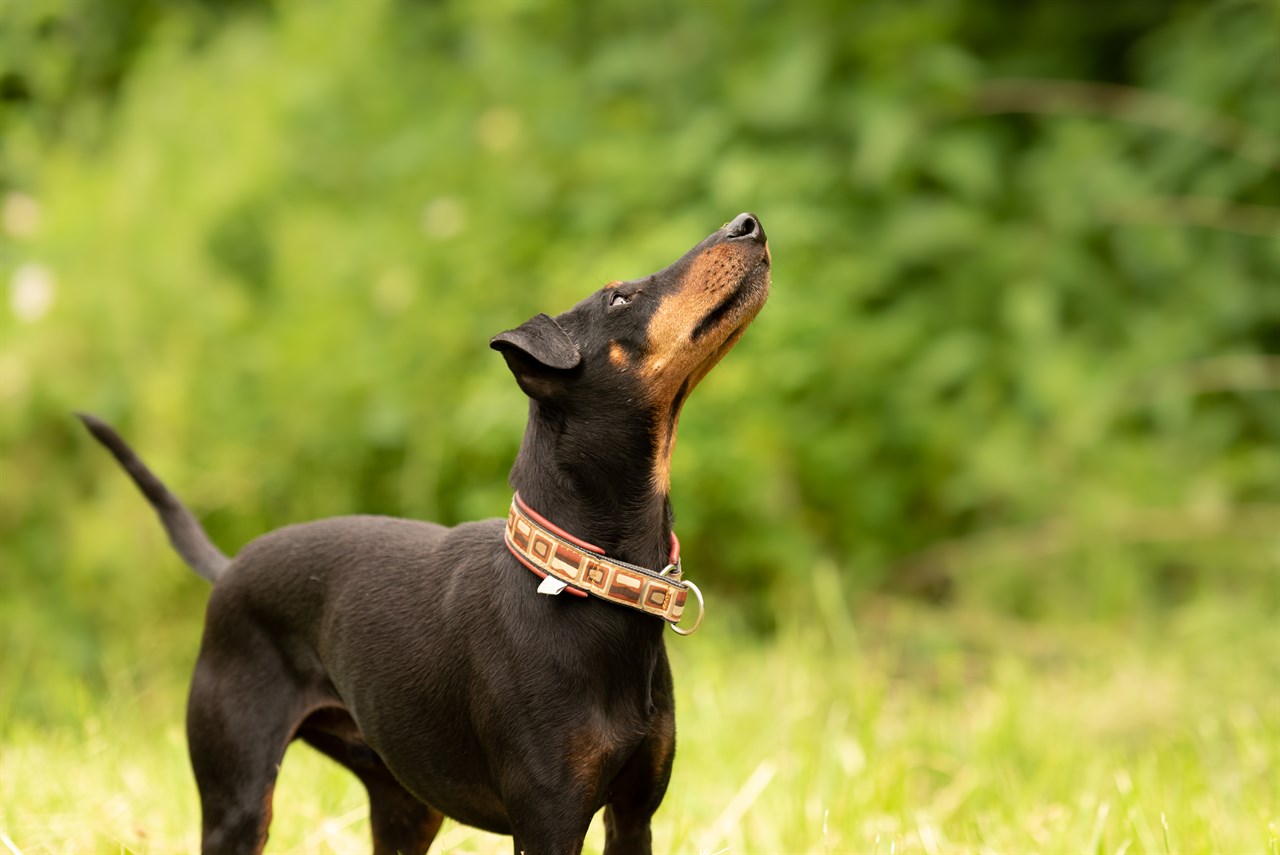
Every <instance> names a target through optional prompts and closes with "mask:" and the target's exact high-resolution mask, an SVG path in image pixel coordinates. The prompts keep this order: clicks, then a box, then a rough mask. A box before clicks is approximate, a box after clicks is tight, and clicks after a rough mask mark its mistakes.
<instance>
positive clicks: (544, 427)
mask: <svg viewBox="0 0 1280 855" xmlns="http://www.w3.org/2000/svg"><path fill="white" fill-rule="evenodd" d="M655 446H656V443H655V441H654V438H653V434H652V432H651V431H650V430H649V429H648V427H647V426H646V425H645V420H644V419H628V418H619V417H618V416H617V415H616V414H613V415H610V414H608V413H600V414H583V413H575V414H574V415H573V417H572V418H566V414H565V412H564V411H563V410H562V409H560V408H558V407H555V406H549V405H547V404H544V403H539V402H538V401H530V404H529V422H528V425H527V426H526V427H525V433H524V440H523V441H522V442H521V444H520V452H519V454H518V455H517V456H516V462H515V465H514V466H512V467H511V478H510V481H511V486H512V487H514V488H515V489H516V490H517V491H518V492H519V493H520V496H521V498H522V499H524V501H525V502H526V503H527V504H528V505H529V507H531V508H533V509H534V510H536V511H537V512H538V513H540V514H542V515H543V516H544V517H546V518H547V519H548V520H550V521H551V522H552V523H554V524H555V525H557V526H559V527H560V528H562V529H564V530H565V531H567V532H569V533H570V534H572V535H574V536H575V537H578V538H580V539H582V540H585V541H587V542H588V543H592V544H595V545H596V546H599V547H600V548H601V549H603V550H604V551H605V554H606V555H608V556H609V557H611V558H616V559H618V560H620V561H626V562H629V563H631V564H637V565H639V566H641V567H649V568H652V569H654V570H660V569H662V567H663V566H665V565H666V563H667V559H668V557H669V554H670V549H671V527H672V512H671V503H670V501H669V499H668V496H667V494H666V493H665V492H659V491H658V490H657V489H655V487H654V484H653V479H652V472H653V459H654V455H655V454H656V453H657V449H656V447H655Z"/></svg>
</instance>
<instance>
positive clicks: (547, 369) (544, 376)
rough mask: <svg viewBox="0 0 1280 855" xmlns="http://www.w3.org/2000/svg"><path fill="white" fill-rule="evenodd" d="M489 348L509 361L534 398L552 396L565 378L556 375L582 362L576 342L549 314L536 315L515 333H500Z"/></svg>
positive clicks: (528, 393) (511, 367) (490, 341)
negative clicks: (560, 381)
mask: <svg viewBox="0 0 1280 855" xmlns="http://www.w3.org/2000/svg"><path fill="white" fill-rule="evenodd" d="M489 346H490V347H492V348H493V349H494V350H496V351H498V352H499V353H501V354H502V355H503V356H504V357H505V358H506V360H507V367H509V368H510V369H511V373H512V374H514V375H515V376H516V382H517V383H519V384H520V388H521V389H524V391H525V394H527V395H529V397H531V398H544V397H546V396H548V395H549V394H551V393H552V392H553V391H554V390H555V388H556V387H557V386H558V385H559V383H558V381H559V380H560V379H562V378H558V377H557V376H556V375H557V373H558V372H561V371H568V370H569V369H570V368H575V367H577V365H578V363H579V362H581V361H582V354H580V353H579V352H578V346H577V345H576V344H574V343H573V339H571V338H569V334H568V333H566V332H565V331H564V328H563V327H561V326H560V325H559V324H558V323H556V322H555V319H554V318H551V317H549V316H547V315H534V316H533V317H532V318H530V319H529V320H527V321H525V322H524V323H523V324H521V325H520V326H518V327H516V328H515V329H513V330H507V331H506V332H504V333H498V334H497V335H495V336H494V337H493V338H491V339H490V340H489Z"/></svg>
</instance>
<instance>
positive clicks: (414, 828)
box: [81, 214, 770, 855]
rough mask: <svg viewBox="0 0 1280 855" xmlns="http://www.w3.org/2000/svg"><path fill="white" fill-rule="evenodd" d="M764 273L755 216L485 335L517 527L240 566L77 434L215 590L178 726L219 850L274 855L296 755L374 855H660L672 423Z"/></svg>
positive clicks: (344, 534) (667, 708) (381, 526)
mask: <svg viewBox="0 0 1280 855" xmlns="http://www.w3.org/2000/svg"><path fill="white" fill-rule="evenodd" d="M769 268H770V258H769V250H768V247H767V244H766V241H765V234H764V230H763V228H762V227H761V225H760V221H759V220H758V219H757V218H756V217H755V216H753V215H751V214H741V215H739V216H738V217H736V218H735V219H734V220H733V221H732V222H730V223H728V224H727V225H725V226H724V227H722V228H721V229H720V230H718V231H716V232H715V233H714V234H712V235H711V236H709V237H708V238H707V239H706V240H704V241H702V242H701V243H699V244H698V245H697V246H695V247H694V248H693V249H692V250H690V251H689V252H688V253H686V254H685V255H684V256H683V257H682V258H681V259H680V260H679V261H677V262H675V263H674V264H672V265H671V266H670V267H668V268H666V269H665V270H662V271H660V272H658V273H655V274H653V275H652V276H647V277H645V278H643V279H637V280H634V281H631V282H615V283H613V284H611V285H609V286H608V287H606V288H604V289H602V290H600V291H598V292H596V293H594V294H592V295H591V296H589V297H587V298H586V299H585V300H583V301H582V302H580V303H579V304H578V305H576V306H574V307H573V308H572V309H570V310H569V311H567V312H565V313H564V314H561V315H558V316H557V317H555V318H552V317H548V316H547V315H538V316H536V317H534V318H532V319H531V320H529V321H527V322H526V323H524V324H522V325H521V326H519V327H517V328H516V329H514V330H511V331H509V332H505V333H502V334H501V335H498V336H495V337H494V339H493V340H492V341H491V342H490V345H491V346H492V347H493V348H495V349H496V350H498V351H500V352H501V353H502V355H503V356H504V357H505V358H506V360H507V364H508V365H509V366H510V368H511V371H512V373H513V374H515V377H516V380H517V382H518V383H519V384H520V388H521V389H523V390H524V391H525V393H526V394H527V395H528V396H529V399H530V404H529V421H528V426H527V428H526V430H525V434H524V441H523V443H522V445H521V447H520V452H519V455H518V457H517V458H516V462H515V465H514V467H513V468H512V470H511V484H512V486H513V487H514V488H515V489H516V497H515V499H514V500H513V502H512V507H511V512H510V515H509V517H508V519H507V520H506V522H505V523H504V521H503V520H499V519H491V520H485V521H483V522H475V523H466V524H463V525H459V526H457V527H456V528H445V527H443V526H439V525H434V524H431V523H424V522H414V521H409V520H402V519H391V518H385V517H367V516H366V517H340V518H336V519H329V520H321V521H319V522H312V523H306V524H303V525H296V526H289V527H287V528H283V529H280V530H278V531H274V532H271V533H270V534H267V535H264V536H262V537H260V538H258V539H257V540H255V541H253V542H252V543H250V544H249V545H248V546H246V547H245V548H244V550H243V551H242V552H240V554H239V555H237V556H236V557H235V558H234V559H228V558H227V557H226V556H225V555H223V554H222V553H221V552H220V551H219V550H218V549H217V547H215V546H214V545H213V544H212V543H211V542H210V541H209V539H208V537H207V536H206V535H205V532H204V530H203V529H202V528H201V527H200V524H199V523H198V522H196V520H195V518H194V517H193V516H192V515H191V513H190V512H189V511H188V510H187V509H186V508H185V507H184V506H183V505H182V503H181V502H180V501H179V500H178V499H177V498H176V497H175V496H174V495H173V494H172V493H170V492H169V490H168V489H166V488H165V486H164V485H163V484H161V483H160V481H159V480H157V479H156V477H155V476H154V475H152V474H151V472H150V471H148V470H147V468H146V467H145V466H144V465H143V464H142V462H141V461H140V460H139V459H138V458H137V456H136V455H135V454H134V453H133V452H132V450H131V449H130V448H129V447H128V446H127V445H125V443H124V442H123V441H122V440H121V439H120V437H119V436H117V435H116V433H115V432H114V431H113V430H112V429H111V428H109V427H108V426H106V425H105V424H103V423H102V422H101V421H99V420H97V419H94V418H93V417H91V416H81V418H82V419H83V420H84V421H85V423H86V424H87V425H88V427H89V429H90V430H91V431H92V432H93V434H94V436H95V437H97V439H98V440H99V441H101V442H102V443H103V444H104V445H106V446H107V448H109V449H110V450H111V452H112V453H113V454H114V455H115V456H116V458H117V459H118V460H119V461H120V462H121V463H122V464H123V466H124V467H125V469H126V470H127V471H128V472H129V474H130V475H131V476H132V477H133V479H134V480H135V481H136V482H137V484H138V486H139V487H140V488H141V489H142V491H143V493H144V494H145V495H146V497H147V498H148V499H149V500H150V501H151V503H152V504H153V505H154V506H155V508H156V510H157V512H158V513H159V515H160V519H161V521H162V522H163V523H164V526H165V528H166V530H167V531H168V534H169V537H170V540H171V541H172V543H173V545H174V547H175V548H176V549H177V551H178V552H179V554H181V556H182V557H183V559H184V560H185V561H186V562H187V563H188V564H190V565H191V567H192V568H194V569H195V571H196V572H197V573H199V574H200V575H201V576H203V577H205V578H206V579H208V580H210V581H211V582H213V583H214V587H213V593H212V595H211V597H210V599H209V607H208V614H207V617H206V624H205V631H204V639H203V641H202V643H201V648H200V656H199V659H198V661H197V663H196V668H195V675H194V677H193V679H192V684H191V695H190V699H189V703H188V709H187V735H188V740H189V743H190V750H191V764H192V767H193V768H194V771H195V777H196V782H197V784H198V786H199V790H200V800H201V807H202V814H203V848H204V851H206V852H254V851H259V850H261V848H262V846H263V844H264V843H265V841H266V836H267V827H268V824H269V822H270V819H271V797H272V788H273V786H274V783H275V779H276V772H277V770H278V769H279V767H280V762H281V759H282V758H283V756H284V752H285V748H286V747H287V746H288V744H289V743H290V742H291V741H292V740H294V739H297V738H301V739H303V740H304V741H306V742H308V743H310V744H311V745H313V746H314V747H316V748H317V749H319V750H320V751H322V752H324V753H325V754H327V755H329V756H330V757H332V758H334V759H335V760H337V761H338V762H339V763H342V764H343V765H345V766H347V767H348V768H349V769H350V770H351V771H352V772H354V773H355V774H356V775H357V776H358V777H359V778H360V780H361V781H362V782H364V784H365V786H366V788H367V789H368V791H369V802H370V813H371V824H372V826H373V844H374V850H375V851H376V852H379V853H383V852H385V853H392V852H400V853H420V852H425V851H426V849H427V847H428V845H429V844H430V843H431V840H432V838H433V837H434V836H435V834H436V831H437V829H439V827H440V823H441V821H442V819H443V817H445V816H449V817H453V818H455V819H457V820H458V821H460V822H463V823H466V824H468V825H474V826H477V827H479V828H483V829H487V830H489V831H493V832H497V833H501V834H510V835H512V836H513V837H514V839H515V850H516V852H517V853H519V852H526V853H530V855H534V853H539V854H540V853H560V852H578V851H580V850H581V848H582V841H583V836H584V834H585V833H586V830H587V826H588V825H589V823H590V821H591V818H592V816H593V815H594V814H595V813H596V811H598V810H599V809H600V808H601V807H604V808H605V827H606V841H607V842H606V844H605V849H606V851H607V852H610V853H623V852H642V853H643V852H649V851H650V848H651V844H650V830H649V823H650V818H651V817H652V815H653V813H654V811H655V810H656V809H657V807H658V805H659V803H660V802H661V801H662V797H663V794H664V792H665V791H666V788H667V782H668V780H669V778H670V775H671V762H672V757H673V756H674V753H675V714H674V704H673V698H672V685H671V671H670V668H669V666H668V664H667V654H666V649H665V648H664V646H663V630H664V629H665V627H666V624H667V623H668V622H670V623H672V624H673V625H676V624H678V623H679V622H680V616H681V613H682V611H683V607H684V605H685V598H686V594H687V593H688V592H690V591H695V592H696V589H694V588H693V587H692V585H691V583H688V582H685V581H683V580H682V579H681V577H680V572H679V557H678V542H677V541H675V538H674V535H673V534H672V514H671V505H670V502H669V500H668V492H669V491H668V484H669V477H668V476H669V467H670V460H671V451H672V447H673V444H674V442H675V434H676V422H677V419H678V417H679V414H680V409H681V407H682V405H683V404H684V402H685V399H686V398H687V397H688V395H689V393H690V392H691V391H692V390H693V387H694V386H695V385H697V383H698V381H699V380H701V379H702V378H703V376H705V375H706V373H707V372H708V371H710V370H711V368H712V366H714V365H715V364H716V362H717V361H718V360H719V359H720V358H721V357H722V356H724V355H725V353H726V352H727V351H728V350H729V349H730V348H731V347H732V346H733V345H734V344H735V343H736V342H737V340H738V338H739V337H740V336H741V335H742V333H743V330H744V329H745V328H746V326H747V325H748V324H749V323H750V322H751V320H752V319H753V318H754V317H755V315H756V313H757V312H759V310H760V308H761V306H762V305H763V304H764V301H765V297H766V295H767V293H768V289H769ZM535 509H536V510H535ZM530 570H533V571H534V573H533V574H531V573H530ZM534 574H536V575H534ZM538 577H543V580H542V582H541V583H539V581H538ZM540 594H552V595H554V596H540ZM698 599H699V600H700V599H701V598H700V596H699V597H698ZM690 619H692V613H691V615H690ZM690 619H686V620H685V624H686V625H687V624H688V623H689V620H690ZM699 619H700V612H699Z"/></svg>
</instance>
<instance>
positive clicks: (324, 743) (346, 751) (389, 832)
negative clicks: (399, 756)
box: [298, 709, 444, 855]
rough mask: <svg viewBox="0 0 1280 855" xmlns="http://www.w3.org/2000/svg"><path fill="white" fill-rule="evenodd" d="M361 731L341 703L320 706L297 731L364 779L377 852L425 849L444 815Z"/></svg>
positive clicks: (409, 854) (417, 853) (396, 854)
mask: <svg viewBox="0 0 1280 855" xmlns="http://www.w3.org/2000/svg"><path fill="white" fill-rule="evenodd" d="M356 734H358V731H357V730H356V728H355V723H354V722H352V721H351V718H350V716H348V715H347V714H346V713H345V712H343V711H341V710H336V709H324V710H320V711H318V712H317V713H315V714H314V715H312V716H311V717H310V718H308V719H307V720H306V722H304V723H303V725H302V727H301V728H300V729H299V731H298V736H299V738H301V739H302V740H303V741H305V742H306V743H307V744H308V745H310V746H311V747H313V748H315V749H316V750H317V751H320V752H321V753H323V754H326V755H328V756H329V757H331V758H332V759H334V760H336V761H337V762H338V763H341V764H342V765H343V766H346V767H347V768H348V769H350V770H351V772H352V773H353V774H354V775H355V776H356V777H357V778H359V779H360V782H361V783H362V784H364V788H365V790H366V791H368V793H369V825H370V827H371V830H372V832H373V852H374V855H423V853H425V852H426V851H427V847H429V846H430V845H431V841H432V840H434V839H435V836H436V832H438V831H439V830H440V824H441V823H442V822H443V821H444V815H443V814H441V813H440V812H439V811H437V810H435V809H433V808H431V807H430V806H428V805H425V804H423V803H422V802H420V801H418V799H417V798H415V797H414V796H413V795H412V794H411V793H410V792H409V791H408V790H406V789H405V788H404V786H403V785H401V783H400V782H399V781H397V780H396V779H395V776H393V775H392V774H391V772H390V771H388V769H387V767H386V766H385V765H384V764H383V762H382V759H381V758H380V757H378V755H377V754H376V753H375V752H374V751H373V749H371V748H369V747H368V746H367V745H365V744H364V741H363V740H362V739H360V738H359V737H358V735H356Z"/></svg>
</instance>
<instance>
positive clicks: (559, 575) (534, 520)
mask: <svg viewBox="0 0 1280 855" xmlns="http://www.w3.org/2000/svg"><path fill="white" fill-rule="evenodd" d="M503 539H504V540H505V541H506V544H507V549H509V550H511V554H512V555H514V556H515V557H516V560H518V561H519V562H520V563H521V564H523V565H524V566H525V567H528V568H529V569H530V570H532V571H533V572H534V574H536V575H537V576H539V577H541V578H542V580H543V582H542V584H541V585H539V586H538V591H539V593H545V594H559V593H560V592H561V591H568V592H569V593H570V594H573V595H574V596H578V597H587V596H592V597H599V598H600V599H602V600H608V601H609V602H611V603H616V604H617V605H620V606H626V607H627V608H631V609H636V610H637V611H642V612H644V613H645V614H650V615H654V616H655V617H660V618H662V619H663V620H665V621H667V622H668V623H670V624H671V628H672V629H674V630H675V631H676V632H677V633H679V634H680V635H692V634H693V633H694V632H696V631H697V629H698V627H699V626H700V625H701V624H702V616H703V613H704V611H705V607H704V605H703V600H702V592H701V591H699V590H698V586H697V585H695V584H693V583H692V582H688V581H685V580H684V579H682V578H681V567H680V541H679V540H678V539H677V538H676V536H675V533H674V532H672V534H671V560H670V563H669V564H667V566H666V567H665V568H663V569H662V570H661V571H659V572H656V573H655V572H654V571H653V570H648V569H646V568H644V567H637V566H636V565H634V564H628V563H626V562H625V561H617V560H615V559H612V558H607V557H606V556H605V554H604V550H603V549H601V548H600V547H598V546H594V545H592V544H590V543H587V542H586V541H584V540H580V539H578V538H576V537H574V536H573V535H571V534H569V533H568V532H566V531H564V530H563V529H561V528H558V527H557V526H555V525H554V524H553V523H551V522H549V521H548V520H547V519H546V518H545V517H543V516H542V515H541V514H539V513H538V512H537V511H535V510H533V509H532V508H530V507H529V506H528V505H526V504H525V503H524V500H523V499H521V498H520V494H519V493H516V494H515V495H514V496H513V497H512V498H511V510H510V512H509V513H508V514H507V528H506V532H505V533H504V535H503ZM689 591H693V594H694V596H695V597H696V598H697V600H698V619H697V620H695V621H694V622H693V626H691V627H690V628H689V629H682V628H681V627H680V626H678V624H679V622H680V618H681V616H682V615H683V614H684V605H685V599H686V598H687V596H688V593H689Z"/></svg>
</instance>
